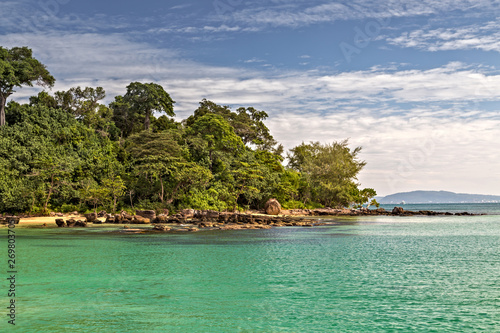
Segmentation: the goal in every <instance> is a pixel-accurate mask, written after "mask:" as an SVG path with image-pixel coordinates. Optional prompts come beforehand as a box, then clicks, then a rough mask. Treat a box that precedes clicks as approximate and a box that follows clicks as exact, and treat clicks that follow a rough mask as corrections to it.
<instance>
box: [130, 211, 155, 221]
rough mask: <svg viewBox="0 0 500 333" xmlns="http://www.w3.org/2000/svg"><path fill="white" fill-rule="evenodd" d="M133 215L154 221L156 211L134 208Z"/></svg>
mask: <svg viewBox="0 0 500 333" xmlns="http://www.w3.org/2000/svg"><path fill="white" fill-rule="evenodd" d="M135 215H136V216H137V215H139V216H141V217H144V218H146V219H149V220H150V221H154V220H155V219H156V212H155V211H154V210H136V211H135Z"/></svg>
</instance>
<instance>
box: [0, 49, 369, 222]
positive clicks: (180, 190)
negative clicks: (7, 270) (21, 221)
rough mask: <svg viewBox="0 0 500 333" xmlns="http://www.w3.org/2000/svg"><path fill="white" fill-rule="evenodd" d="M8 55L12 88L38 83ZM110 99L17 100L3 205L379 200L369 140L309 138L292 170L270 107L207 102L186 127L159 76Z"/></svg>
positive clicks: (94, 92)
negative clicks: (366, 158)
mask: <svg viewBox="0 0 500 333" xmlns="http://www.w3.org/2000/svg"><path fill="white" fill-rule="evenodd" d="M28 50H29V49H28ZM21 51H23V50H21ZM25 51H26V50H24V51H23V52H25ZM6 52H7V53H9V52H11V50H6V49H3V48H0V75H4V76H0V92H1V89H3V88H4V86H2V84H4V85H5V84H7V83H8V82H7V81H6V80H7V79H9V78H10V79H12V80H13V81H12V80H11V82H10V81H9V82H10V83H11V84H14V83H13V82H14V81H15V80H14V79H19V80H18V81H15V82H17V83H16V84H14V85H15V86H20V85H22V84H27V85H30V84H31V82H32V81H33V80H31V81H29V80H28V79H29V78H32V77H33V76H29V75H27V74H26V75H25V76H24V79H23V80H24V81H22V80H21V79H22V77H23V75H24V74H19V73H21V72H22V70H21V72H15V70H14V71H13V69H12V68H14V67H16V66H18V64H17V63H16V64H13V63H12V61H11V63H8V64H7V65H6V63H7V62H8V61H10V60H5V59H7V58H8V57H7V56H6V54H7V53H6ZM16 52H19V50H17V51H16ZM14 53H15V52H14ZM21 53H22V52H21ZM30 54H31V53H29V54H28V53H26V54H25V56H24V58H23V59H28V58H29V56H30ZM2 55H3V58H2ZM9 59H10V58H9ZM2 61H3V62H2ZM6 61H7V62H6ZM23 61H24V60H20V62H23ZM33 64H35V65H36V66H39V68H38V69H39V70H40V71H39V77H37V78H38V79H40V80H42V82H44V83H46V84H47V85H51V84H53V80H51V77H50V76H48V72H44V71H43V69H44V67H43V65H41V64H39V63H38V64H39V65H37V63H33ZM2 66H3V67H2ZM8 66H11V67H12V68H10V69H9V68H8ZM36 66H35V67H36ZM40 66H42V67H40ZM21 67H22V66H21ZM16 68H17V67H16ZM24 70H25V71H28V72H29V70H28V69H27V68H24ZM2 71H3V72H2ZM2 73H4V74H2ZM5 73H7V74H5ZM9 73H10V74H9ZM12 73H14V74H12ZM16 73H17V74H16ZM16 75H18V76H19V75H20V77H19V78H16ZM6 78H7V79H6ZM52 79H53V78H52ZM2 80H3V81H2ZM44 80H45V81H44ZM21 81H22V82H21ZM6 82H7V83H6ZM9 89H10V88H9ZM7 90H8V89H7ZM10 93H11V92H10ZM104 97H105V91H104V89H103V88H101V87H97V88H91V87H86V88H80V87H75V88H71V89H69V90H68V91H59V92H56V93H55V94H54V96H51V95H49V94H48V93H46V92H44V91H42V92H40V93H38V95H37V96H33V97H31V98H30V103H29V104H19V103H16V102H14V101H12V102H10V103H9V104H8V105H7V107H6V109H5V116H6V120H7V123H8V126H3V127H1V128H0V212H13V213H15V212H32V213H47V212H48V211H50V210H52V209H57V210H60V211H63V212H69V211H74V210H79V211H86V210H87V211H90V209H92V210H93V211H97V210H98V209H106V210H107V211H108V212H116V211H117V210H119V209H125V210H128V211H130V212H133V211H134V209H155V210H157V211H159V212H160V211H161V210H162V209H165V208H168V209H169V210H171V211H178V210H180V209H183V208H194V209H211V210H219V211H224V210H243V209H248V208H253V209H259V208H263V207H264V204H265V202H266V201H267V200H268V199H269V198H276V199H277V200H278V201H279V202H280V203H281V204H282V207H283V208H285V209H296V208H301V209H305V208H319V207H324V206H350V205H363V204H367V203H370V204H372V205H377V203H376V201H375V200H373V197H374V196H375V195H376V192H375V191H374V190H373V189H369V188H368V189H359V184H357V178H356V177H357V175H358V173H359V172H360V170H361V169H362V168H363V166H364V165H365V163H364V162H362V161H359V160H358V158H357V155H358V153H359V151H360V149H361V148H360V147H358V148H355V149H354V150H351V149H350V148H349V147H348V145H347V141H342V142H334V143H332V144H326V145H322V144H320V143H318V142H313V143H310V144H304V143H303V144H301V145H299V146H297V147H295V148H293V149H292V150H291V151H290V153H289V154H288V160H289V162H288V166H287V167H284V166H283V157H282V154H283V146H281V145H278V144H277V142H276V141H275V140H274V138H273V137H272V135H271V134H270V131H269V129H268V128H267V127H266V126H265V124H264V121H265V119H267V117H268V114H267V113H266V112H264V111H259V110H256V109H254V108H252V107H246V108H243V107H241V108H238V109H236V111H231V109H230V108H229V107H227V106H220V105H217V104H215V103H213V102H211V101H208V100H203V101H202V102H201V103H200V106H199V107H198V109H196V110H195V112H194V114H193V115H192V116H190V117H189V118H187V119H186V120H185V121H183V122H181V123H179V122H176V121H175V120H174V119H172V118H171V117H172V116H174V112H173V104H174V101H173V100H172V99H171V98H170V96H169V95H168V93H166V92H165V91H164V90H163V88H162V87H161V86H159V85H157V84H154V83H146V84H144V83H139V82H133V83H131V84H130V85H128V86H127V93H126V94H125V95H124V96H117V97H116V98H115V100H114V102H112V103H111V104H110V105H108V106H106V105H104V104H101V101H102V100H103V99H104ZM154 113H164V115H161V116H159V117H158V118H156V117H155V116H154ZM370 200H371V201H370Z"/></svg>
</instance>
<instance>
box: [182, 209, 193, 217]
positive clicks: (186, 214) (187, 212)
mask: <svg viewBox="0 0 500 333" xmlns="http://www.w3.org/2000/svg"><path fill="white" fill-rule="evenodd" d="M180 214H181V215H182V216H183V217H184V218H186V219H192V218H193V217H194V216H195V210H194V209H183V210H181V211H180Z"/></svg>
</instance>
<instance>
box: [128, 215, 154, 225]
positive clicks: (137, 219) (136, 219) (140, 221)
mask: <svg viewBox="0 0 500 333" xmlns="http://www.w3.org/2000/svg"><path fill="white" fill-rule="evenodd" d="M132 223H135V224H149V223H150V220H149V219H147V218H145V217H142V216H140V215H135V216H134V219H133V222H132Z"/></svg>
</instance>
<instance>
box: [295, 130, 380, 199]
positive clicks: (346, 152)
mask: <svg viewBox="0 0 500 333" xmlns="http://www.w3.org/2000/svg"><path fill="white" fill-rule="evenodd" d="M360 151H361V147H356V148H355V149H354V150H352V151H351V149H350V148H349V147H348V141H347V140H344V141H341V142H333V143H332V144H326V145H322V144H320V143H319V142H311V143H310V144H304V143H302V144H301V145H299V146H297V147H295V148H293V149H291V154H289V155H288V158H289V166H290V167H291V168H292V169H294V170H296V171H298V172H300V173H301V174H302V175H303V176H304V177H305V178H306V180H307V182H308V184H309V186H310V187H311V188H310V190H311V197H312V199H313V200H314V201H317V202H319V203H321V204H323V205H325V206H331V205H336V206H348V205H350V204H351V203H352V202H356V201H357V200H359V190H358V184H357V183H356V180H357V175H358V173H359V172H360V171H361V169H362V168H363V167H364V166H365V164H366V163H365V162H364V161H359V160H358V159H357V155H358V154H359V152H360ZM368 192H369V191H368ZM368 192H366V193H363V195H365V194H366V195H368V196H369V195H371V192H370V193H368Z"/></svg>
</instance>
